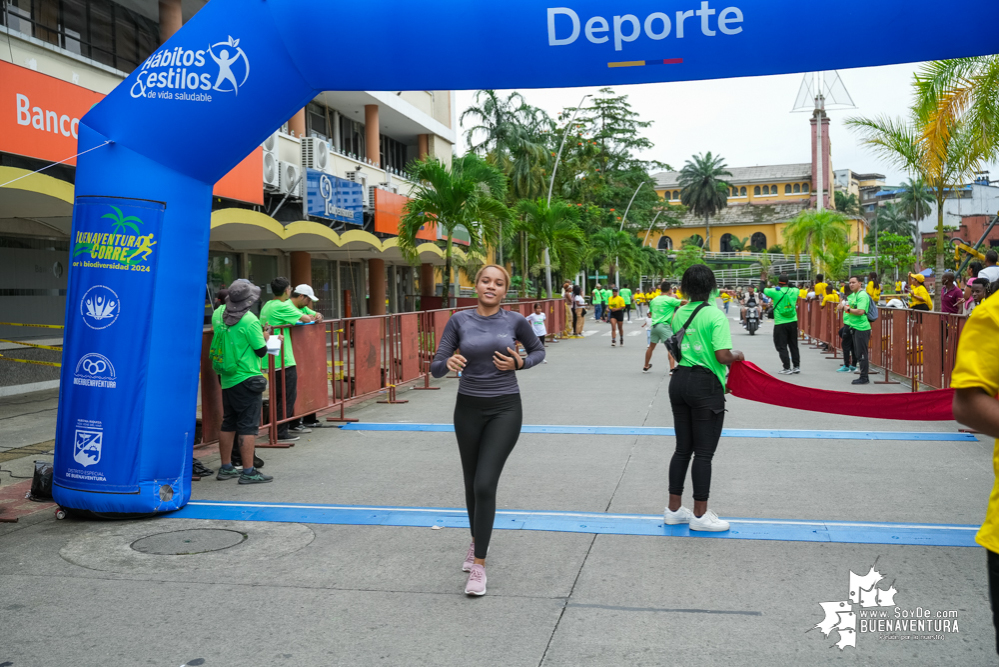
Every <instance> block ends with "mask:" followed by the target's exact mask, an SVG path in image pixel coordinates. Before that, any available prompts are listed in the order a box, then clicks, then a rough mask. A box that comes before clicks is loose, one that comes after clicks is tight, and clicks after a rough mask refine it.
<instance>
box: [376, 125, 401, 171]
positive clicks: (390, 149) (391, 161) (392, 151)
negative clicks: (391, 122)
mask: <svg viewBox="0 0 999 667" xmlns="http://www.w3.org/2000/svg"><path fill="white" fill-rule="evenodd" d="M381 149H382V150H381V153H382V154H381V166H382V169H386V168H388V167H391V168H393V169H396V170H398V171H402V170H403V169H405V168H406V144H404V143H402V142H401V141H396V140H395V139H393V138H392V137H386V136H385V135H384V134H383V135H382V137H381Z"/></svg>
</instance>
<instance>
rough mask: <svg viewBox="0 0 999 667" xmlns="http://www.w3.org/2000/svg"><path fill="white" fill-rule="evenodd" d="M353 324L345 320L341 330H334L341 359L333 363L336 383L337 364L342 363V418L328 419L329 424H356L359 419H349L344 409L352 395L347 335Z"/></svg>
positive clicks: (341, 322) (341, 323) (341, 324)
mask: <svg viewBox="0 0 999 667" xmlns="http://www.w3.org/2000/svg"><path fill="white" fill-rule="evenodd" d="M351 324H353V321H352V320H348V319H344V320H340V328H339V329H336V328H335V329H334V330H333V333H335V334H336V337H337V345H336V349H337V356H338V357H339V359H334V361H333V380H334V382H335V381H336V362H337V361H339V362H340V368H341V371H340V416H339V417H327V418H326V421H328V422H356V421H358V420H357V419H351V418H349V417H347V416H346V415H345V413H344V409H345V408H346V405H347V394H349V393H351V390H350V376H349V375H348V374H347V373H348V371H349V369H350V343H349V342H348V341H349V340H350V337H349V336H348V335H347V329H348V328H349V327H350V325H351ZM340 334H343V339H341V338H340ZM334 398H336V390H335V389H334Z"/></svg>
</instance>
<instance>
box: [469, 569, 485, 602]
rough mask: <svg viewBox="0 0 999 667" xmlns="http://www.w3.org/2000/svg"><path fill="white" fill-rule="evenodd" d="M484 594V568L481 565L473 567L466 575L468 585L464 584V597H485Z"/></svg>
mask: <svg viewBox="0 0 999 667" xmlns="http://www.w3.org/2000/svg"><path fill="white" fill-rule="evenodd" d="M485 594H486V568H485V567H484V566H482V565H473V566H472V571H471V573H470V574H469V575H468V583H467V584H465V595H485Z"/></svg>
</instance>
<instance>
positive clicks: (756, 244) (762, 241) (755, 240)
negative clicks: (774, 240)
mask: <svg viewBox="0 0 999 667" xmlns="http://www.w3.org/2000/svg"><path fill="white" fill-rule="evenodd" d="M749 244H750V245H751V246H753V250H754V251H756V252H761V251H763V250H765V249H766V247H767V235H766V234H764V233H763V232H756V233H755V234H753V237H752V238H751V239H750V240H749Z"/></svg>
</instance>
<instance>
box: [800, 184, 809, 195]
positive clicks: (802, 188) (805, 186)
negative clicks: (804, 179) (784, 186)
mask: <svg viewBox="0 0 999 667" xmlns="http://www.w3.org/2000/svg"><path fill="white" fill-rule="evenodd" d="M801 191H802V192H805V193H807V192H808V183H802V184H801Z"/></svg>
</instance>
